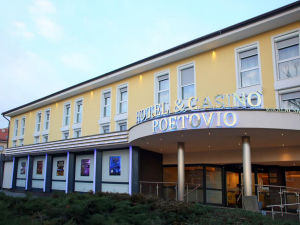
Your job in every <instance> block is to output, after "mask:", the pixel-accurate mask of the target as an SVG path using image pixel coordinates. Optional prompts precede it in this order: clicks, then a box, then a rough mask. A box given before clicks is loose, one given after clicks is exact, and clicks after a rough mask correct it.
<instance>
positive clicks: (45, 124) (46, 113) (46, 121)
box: [44, 109, 50, 130]
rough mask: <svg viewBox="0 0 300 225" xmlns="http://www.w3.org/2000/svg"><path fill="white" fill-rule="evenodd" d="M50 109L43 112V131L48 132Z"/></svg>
mask: <svg viewBox="0 0 300 225" xmlns="http://www.w3.org/2000/svg"><path fill="white" fill-rule="evenodd" d="M49 122H50V109H48V110H46V111H45V121H44V130H49Z"/></svg>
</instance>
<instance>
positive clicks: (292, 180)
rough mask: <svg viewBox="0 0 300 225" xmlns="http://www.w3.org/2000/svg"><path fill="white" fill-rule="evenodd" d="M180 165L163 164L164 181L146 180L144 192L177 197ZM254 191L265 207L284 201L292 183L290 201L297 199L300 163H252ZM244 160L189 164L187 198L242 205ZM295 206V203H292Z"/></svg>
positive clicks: (205, 201)
mask: <svg viewBox="0 0 300 225" xmlns="http://www.w3.org/2000/svg"><path fill="white" fill-rule="evenodd" d="M177 170H178V168H177V165H166V166H164V167H163V182H161V183H160V182H147V181H144V182H143V181H142V182H141V184H140V188H141V192H142V193H144V194H150V195H152V196H159V197H162V198H165V199H176V197H177V193H176V192H177V177H178V171H177ZM252 171H253V172H252V192H253V193H252V194H253V195H256V196H257V197H258V201H259V204H260V207H261V208H266V206H267V205H272V204H280V196H279V195H280V194H279V192H280V190H281V189H282V190H283V189H284V187H288V189H289V191H291V193H287V194H286V196H284V197H285V198H286V201H287V202H286V203H293V202H296V201H297V199H296V198H297V197H298V196H297V195H296V194H295V193H294V192H297V191H300V167H297V166H294V167H281V166H269V165H268V166H266V165H252ZM242 191H243V169H242V164H228V165H212V164H198V165H197V164H194V165H192V164H190V165H185V201H188V202H201V203H206V204H217V205H223V206H229V207H242ZM290 208H291V209H293V208H295V207H290Z"/></svg>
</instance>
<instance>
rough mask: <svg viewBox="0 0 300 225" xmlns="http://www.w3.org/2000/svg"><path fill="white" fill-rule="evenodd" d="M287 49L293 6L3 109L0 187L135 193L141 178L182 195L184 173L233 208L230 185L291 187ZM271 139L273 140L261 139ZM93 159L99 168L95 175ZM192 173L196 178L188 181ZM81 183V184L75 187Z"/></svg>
mask: <svg viewBox="0 0 300 225" xmlns="http://www.w3.org/2000/svg"><path fill="white" fill-rule="evenodd" d="M299 46H300V5H299V3H298V2H296V3H293V4H290V5H288V6H285V7H282V8H280V9H277V10H274V11H272V12H269V13H266V14H263V15H261V16H258V17H255V18H252V19H250V20H247V21H244V22H241V23H239V24H236V25H233V26H231V27H228V28H225V29H222V30H220V31H217V32H214V33H212V34H208V35H206V36H204V37H200V38H198V39H195V40H192V41H190V42H188V43H184V44H182V45H180V46H176V47H174V48H172V49H169V50H166V51H164V52H161V53H158V54H156V55H153V56H150V57H148V58H145V59H142V60H140V61H138V62H135V63H132V64H130V65H127V66H125V67H122V68H119V69H116V70H114V71H112V72H109V73H107V74H103V75H101V76H98V77H96V78H93V79H91V80H88V81H85V82H83V83H80V84H78V85H75V86H72V87H69V88H66V89H64V90H61V91H59V92H56V93H53V94H51V95H49V96H46V97H43V98H41V99H38V100H36V101H34V102H31V103H28V104H26V105H23V106H20V107H17V108H15V109H11V110H9V111H6V112H4V113H2V115H4V116H6V117H10V135H9V147H8V149H7V150H6V155H7V157H8V158H9V157H11V158H9V159H12V158H13V161H9V160H8V161H7V168H10V169H7V170H11V172H10V173H8V172H7V175H5V174H4V178H3V179H4V180H3V182H4V183H5V182H6V183H5V185H6V186H5V185H4V186H5V187H9V188H16V187H23V188H25V189H26V190H31V189H34V188H39V189H43V190H44V191H50V190H52V189H53V188H52V189H51V187H57V190H65V191H66V192H69V191H74V190H75V191H88V190H94V191H99V190H101V191H116V192H127V193H133V192H139V191H141V192H143V191H146V189H145V190H144V189H143V187H142V185H141V184H142V181H145V180H143V179H148V181H149V182H150V181H151V182H155V181H157V182H174V183H176V187H178V190H177V191H176V195H177V196H178V199H179V200H183V199H184V196H185V194H184V192H185V189H183V187H185V186H184V184H185V180H186V181H189V182H190V183H192V185H194V186H195V185H197V184H198V183H197V182H199V185H200V186H201V188H200V189H201V190H200V189H199V191H198V190H197V193H198V194H199V195H201V196H202V197H201V200H200V199H197V201H198V200H199V201H202V202H205V203H212V204H223V205H235V204H238V203H237V196H236V195H238V193H239V192H241V190H240V189H239V187H240V186H241V185H243V184H242V183H244V185H245V195H251V194H252V192H253V193H254V190H256V192H255V193H256V195H258V196H259V195H260V194H259V193H257V189H256V187H255V186H253V188H251V187H252V185H255V184H257V183H258V182H265V183H264V184H268V185H269V184H272V182H271V181H272V179H273V181H274V182H273V183H274V184H276V185H285V184H287V183H288V182H290V185H292V186H293V187H294V188H300V187H299V186H297V185H299V180H297V179H296V178H295V177H297V176H296V175H297V174H299V172H295V171H299V166H300V164H298V163H300V142H299V140H296V139H297V138H296V137H297V136H298V135H299V134H300V133H299V132H300V111H299V110H300V50H299ZM182 105H184V106H185V107H184V108H181V110H179V109H178V107H179V106H182ZM151 107H152V108H151ZM156 107H157V109H156ZM281 109H284V110H281ZM156 110H157V111H156ZM286 110H287V111H286ZM193 113H194V114H193ZM196 113H198V114H196ZM201 113H202V114H201ZM180 115H181V116H182V117H181V122H180V121H179V120H180V118H179V117H180ZM178 116H179V117H178ZM221 117H222V118H221ZM164 118H166V119H165V120H164ZM218 119H220V121H221V120H222V121H223V122H220V121H219V122H217V121H218ZM278 120H282V121H281V122H280V121H278ZM185 122H186V124H187V125H183V124H184V123H185ZM179 123H181V124H182V127H181V128H180V129H179V126H180V125H178V124H179ZM214 123H215V124H214ZM221 123H222V124H221ZM205 124H206V126H205ZM200 126H202V127H200ZM297 127H298V128H297ZM159 129H160V131H159V132H156V131H157V130H159ZM207 135H208V136H209V137H206V136H207ZM276 135H278V137H281V138H285V139H282V140H281V139H280V140H279V139H278V142H277V141H275V142H276V145H275V144H274V145H272V143H273V142H272V139H274V138H275V139H276V137H277V136H276ZM211 136H213V138H211ZM286 136H287V137H286ZM189 137H190V138H189ZM252 137H253V138H252ZM261 137H265V138H261ZM298 137H299V136H298ZM250 138H251V150H252V147H253V151H251V154H252V159H253V160H252V171H253V170H255V173H254V174H253V173H252V172H251V157H250V158H249V157H248V158H247V157H245V156H246V155H247V154H248V153H249V151H250V147H249V146H248V147H249V149H248V150H247V148H248V147H247V146H246V145H247V144H248V145H249V144H250ZM295 138H296V139H295ZM252 140H253V145H252ZM264 142H266V143H265V145H264ZM275 142H274V143H275ZM230 143H231V144H232V147H231V146H230ZM244 145H245V146H246V147H244ZM284 148H287V149H286V150H285V151H284V152H283V149H284ZM124 149H125V150H124ZM128 149H129V150H128ZM236 149H243V151H240V152H237V150H236ZM225 150H228V151H225ZM122 151H124V152H122ZM261 151H264V152H265V154H262V155H260V154H259V153H260V152H261ZM138 152H140V153H138ZM141 152H143V153H141ZM149 152H150V153H149ZM272 152H273V153H272ZM109 153H111V154H112V155H109ZM151 153H153V154H152V155H151ZM147 154H149V155H148V156H147ZM272 154H273V155H272ZM82 155H83V156H85V155H86V158H85V157H83V159H81V158H80V157H81V156H82ZM137 155H138V156H137ZM180 155H181V156H180ZM249 156H250V153H249ZM59 157H62V158H61V159H60V158H59ZM98 157H99V159H98ZM112 157H117V158H112ZM118 157H119V158H118ZM147 157H148V158H147ZM56 158H57V159H56ZM138 159H139V161H138V163H137V162H136V161H135V160H138ZM147 159H149V160H150V159H153V162H156V163H157V164H159V165H158V167H157V170H159V169H162V171H163V173H162V174H160V175H158V176H156V177H155V176H154V177H152V178H151V175H149V173H150V172H149V171H147V166H144V167H143V166H141V162H145V163H147ZM80 160H81V161H80ZM82 160H83V161H82ZM84 160H86V161H84ZM99 160H100V161H101V162H100V161H99ZM104 160H107V161H104ZM114 160H115V161H114ZM122 160H125V161H124V162H123V161H122ZM143 160H144V161H143ZM77 161H78V163H79V164H80V163H81V164H80V165H79V164H78V165H77ZM63 162H64V163H63ZM97 162H98V164H97ZM9 163H10V164H9ZM72 163H73V164H74V165H73V166H74V168H75V170H74V171H73V172H72V171H71V172H70V171H69V170H70V168H69V167H70V165H71V164H72ZM106 163H108V164H109V166H108V164H107V165H106ZM114 163H117V164H118V163H119V164H121V165H122V164H123V163H124V165H126V170H125V171H126V172H125V173H126V177H122V176H123V175H122V173H121V175H120V174H119V172H118V171H117V172H111V171H114V170H113V169H111V168H112V165H113V164H114ZM135 163H137V165H136V166H137V168H136V167H135V166H134V165H135ZM180 163H182V165H183V169H181V170H180V167H181V166H182V165H181V166H180ZM241 163H243V166H242V164H241ZM249 163H250V164H249ZM50 164H51V166H49V165H50ZM92 164H93V169H92ZM119 164H118V165H119ZM154 164H155V163H154ZM254 164H255V165H256V164H257V165H260V166H256V167H255V168H253V165H254ZM61 165H63V166H61ZM105 165H106V166H107V168H108V167H109V168H110V171H109V174H106V173H104V172H103V171H105V170H106V169H107V168H106V167H105ZM211 165H213V166H211ZM226 165H227V166H226ZM229 165H230V166H229ZM249 165H250V167H249ZM85 166H86V167H85ZM119 166H120V165H119ZM172 166H173V167H172ZM268 166H274V167H272V168H271V167H268ZM54 167H55V168H60V169H61V170H63V171H65V174H64V175H63V176H65V177H63V179H62V180H63V182H64V183H63V184H62V185H60V184H58V183H59V182H60V181H58V180H59V179H58V178H57V177H56V178H55V179H54V178H53V176H54V175H53V174H54V173H56V176H59V175H60V174H61V172H58V169H57V170H56V169H53V168H54ZM77 167H78V168H77ZM281 167H282V168H284V169H278V168H281ZM20 168H23V170H22V171H21V172H20ZM38 168H40V171H38ZM62 168H63V169H62ZM80 168H81V173H80V172H78V171H79V170H80ZM84 168H88V169H86V171H90V170H93V174H91V172H89V173H86V174H85V169H84ZM228 168H231V169H228ZM247 168H248V170H247ZM249 168H250V169H249ZM269 168H271V169H269ZM291 168H292V169H291ZM148 169H149V168H148ZM277 169H278V171H279V172H274V171H275V170H276V171H277ZM41 170H42V171H43V172H41ZM48 170H49V171H52V175H49V173H48V174H47V172H46V171H48ZM77 170H78V171H77ZM101 170H102V172H101ZM24 171H25V172H24ZM26 171H27V172H28V171H29V172H28V173H27V172H26ZM30 171H31V172H30ZM32 171H33V172H32ZM34 171H36V174H34ZM67 171H68V172H67ZM122 171H123V170H122ZM174 171H175V172H174ZM176 171H178V173H177V172H176ZM193 171H194V172H193ZM201 171H202V172H201ZM204 171H205V172H204ZM272 171H273V172H272ZM284 171H292V172H291V173H286V172H284ZM23 172H24V173H23ZM38 172H39V173H38ZM77 172H78V174H77ZM20 173H22V174H20ZM30 173H31V174H30ZM70 173H71V174H73V175H74V176H73V175H72V176H73V178H72V179H71V178H70ZM99 173H101V176H100V175H99ZM193 173H195V174H193ZM231 173H232V174H231ZM251 173H252V174H253V175H251ZM272 173H273V175H274V173H276V174H277V175H276V176H275V175H274V177H272ZM281 173H282V174H281ZM284 173H285V174H284ZM87 174H88V175H87ZM96 174H98V175H99V177H101V178H99V179H98V178H95V177H97V175H96ZM184 174H185V175H184ZM199 174H201V175H199ZM203 174H204V175H203ZM205 174H206V175H205ZM243 174H246V175H243ZM208 175H209V176H211V177H207V176H208ZM219 175H220V177H222V179H221V178H220V181H218V182H217V183H215V181H214V177H216V176H219ZM5 176H6V177H5ZM50 176H52V177H50ZM92 176H93V177H92ZM118 176H120V177H118ZM193 176H198V177H201V178H199V179H198V181H197V182H196V183H195V181H194V180H197V179H196V178H192V177H193ZM251 176H253V177H252V178H251ZM265 176H267V178H265ZM11 177H12V178H11ZM34 177H35V178H34ZM87 177H89V178H87ZM184 177H185V178H184ZM81 178H82V179H83V181H85V182H86V183H84V182H82V184H79V183H80V182H81V181H80V179H81ZM85 178H86V179H87V180H84V179H85ZM5 179H6V180H5ZM9 179H11V180H12V181H11V183H9V181H8V180H9ZM18 179H19V180H18ZM34 179H36V181H34ZM39 179H40V181H41V182H40V183H38V180H39ZM68 179H69V180H68ZM149 179H150V180H149ZM155 179H156V180H155ZM209 179H211V180H209ZM264 179H265V180H264ZM266 179H267V180H268V181H266ZM275 179H277V180H276V182H275ZM293 179H294V180H293ZM204 180H206V182H204ZM233 180H235V181H233ZM281 180H285V181H284V182H283V181H282V182H281ZM34 182H36V183H34ZM53 182H57V183H55V184H54V183H53ZM76 182H77V183H76ZM204 183H205V185H204ZM209 183H211V187H209V185H208V184H209ZM35 185H36V186H35ZM80 185H81V186H80ZM114 185H115V186H114ZM122 185H123V186H122ZM144 185H145V184H144ZM295 185H296V186H295ZM148 186H149V184H148ZM200 186H199V187H200ZM204 186H205V187H204ZM144 188H145V186H144ZM157 188H158V186H157ZM159 188H162V189H163V187H161V186H159ZM192 189H193V188H192ZM229 189H230V190H231V189H232V191H231V192H228V190H229ZM236 189H238V190H236ZM166 190H168V189H167V188H166V187H164V189H163V191H162V192H163V193H165V192H166ZM188 190H189V189H187V192H189V191H188ZM173 194H174V193H173ZM193 194H194V193H193ZM266 196H267V195H262V194H261V197H262V198H266ZM191 198H192V197H191Z"/></svg>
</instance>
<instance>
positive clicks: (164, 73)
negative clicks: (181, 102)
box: [154, 70, 171, 108]
mask: <svg viewBox="0 0 300 225" xmlns="http://www.w3.org/2000/svg"><path fill="white" fill-rule="evenodd" d="M162 76H168V82H169V89H168V92H169V108H170V104H171V94H170V93H171V85H170V70H163V71H160V72H158V73H155V74H154V103H155V104H158V94H159V92H160V91H159V78H160V77H162ZM164 91H166V90H164Z"/></svg>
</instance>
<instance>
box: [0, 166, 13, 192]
mask: <svg viewBox="0 0 300 225" xmlns="http://www.w3.org/2000/svg"><path fill="white" fill-rule="evenodd" d="M12 169H13V162H12V161H9V162H4V174H3V183H2V187H3V188H8V189H9V188H11V180H12V173H13V171H12Z"/></svg>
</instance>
